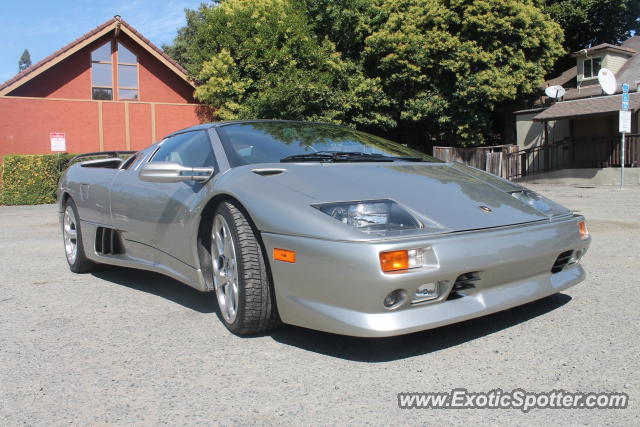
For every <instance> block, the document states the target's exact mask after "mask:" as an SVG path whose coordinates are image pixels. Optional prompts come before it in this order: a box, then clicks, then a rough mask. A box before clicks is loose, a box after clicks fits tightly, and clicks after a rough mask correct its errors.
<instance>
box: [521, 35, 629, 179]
mask: <svg viewBox="0 0 640 427" xmlns="http://www.w3.org/2000/svg"><path fill="white" fill-rule="evenodd" d="M572 56H573V57H574V58H575V59H576V65H575V66H574V67H572V68H571V69H569V70H566V71H565V72H564V73H562V74H561V75H560V76H558V77H557V78H554V79H552V80H549V81H547V82H545V85H544V86H545V88H546V87H548V86H553V85H561V86H563V87H564V88H565V89H566V93H565V95H564V97H563V98H561V99H560V100H553V99H549V98H547V97H546V96H542V97H541V98H540V99H539V101H538V102H537V103H536V104H537V105H536V106H535V108H532V109H528V110H521V111H516V112H515V129H516V141H517V144H518V146H519V149H520V164H521V171H522V175H523V176H532V175H534V174H535V175H536V176H537V177H538V178H541V177H547V178H554V179H557V178H559V177H563V178H566V179H568V180H569V181H573V182H579V181H580V180H584V179H590V180H595V181H596V182H601V183H614V182H610V181H616V182H617V179H618V178H617V177H618V176H619V173H618V172H617V171H615V170H613V169H615V168H618V167H619V166H620V145H621V144H620V141H621V134H620V133H619V132H618V130H619V129H618V115H619V110H620V109H621V105H622V84H624V83H626V84H628V85H629V88H630V90H629V92H630V94H629V101H630V102H629V104H630V106H629V107H630V109H631V111H632V129H631V130H632V132H631V135H630V136H628V138H627V141H626V142H627V143H626V147H625V157H626V158H625V166H626V167H632V168H638V167H639V166H640V150H639V144H640V137H638V136H635V134H637V133H638V131H639V128H638V122H639V119H640V111H639V110H640V92H639V87H640V37H638V36H636V37H632V38H630V39H628V40H627V41H625V42H624V43H623V44H622V45H621V46H615V45H611V44H601V45H598V46H594V47H591V48H589V49H584V50H581V51H578V52H575V53H573V55H572ZM601 68H607V69H609V70H611V71H612V72H613V73H614V74H615V77H616V81H617V87H616V92H615V94H614V95H607V94H605V93H604V92H603V90H602V88H601V87H600V85H599V84H598V72H599V71H600V69H601ZM543 89H544V88H543ZM639 171H640V169H635V170H632V171H630V172H629V173H630V182H634V183H640V175H639V174H638V172H639Z"/></svg>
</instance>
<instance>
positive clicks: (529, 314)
mask: <svg viewBox="0 0 640 427" xmlns="http://www.w3.org/2000/svg"><path fill="white" fill-rule="evenodd" d="M92 274H93V275H94V276H95V277H97V278H99V279H102V280H105V281H108V282H111V283H115V284H117V285H122V286H126V287H128V288H131V289H135V290H138V291H142V292H147V293H150V294H153V295H157V296H159V297H161V298H165V299H167V300H170V301H173V302H175V303H177V304H180V305H182V306H184V307H186V308H188V309H191V310H194V311H197V312H200V313H205V314H208V313H214V314H215V315H216V316H218V317H220V314H219V311H218V304H217V303H216V300H215V297H214V295H213V294H204V293H202V292H200V291H197V290H195V289H193V288H190V287H188V286H186V285H184V284H182V283H180V282H178V281H177V280H174V279H172V278H170V277H167V276H163V275H161V274H157V273H152V272H148V271H143V270H135V269H130V268H120V267H106V268H105V269H104V270H102V271H98V272H94V273H92ZM569 301H571V297H570V296H569V295H566V294H555V295H552V296H549V297H547V298H543V299H541V300H538V301H534V302H531V303H529V304H525V305H522V306H519V307H515V308H512V309H510V310H506V311H501V312H498V313H494V314H491V315H488V316H484V317H480V318H477V319H472V320H467V321H466V322H462V323H456V324H453V325H449V326H443V327H440V328H436V329H431V330H428V331H423V332H417V333H413V334H407V335H401V336H398V337H390V338H357V337H349V336H343V335H336V334H330V333H326V332H319V331H314V330H311V329H305V328H300V327H297V326H289V325H283V326H281V327H280V328H278V329H276V330H274V331H272V332H269V333H266V334H262V335H256V336H254V337H265V336H267V337H269V336H270V337H271V338H272V339H274V340H275V341H277V342H279V343H281V344H285V345H290V346H293V347H297V348H300V349H303V350H307V351H312V352H315V353H320V354H324V355H327V356H331V357H336V358H340V359H345V360H352V361H356V362H368V363H379V362H389V361H393V360H400V359H406V358H408V357H414V356H418V355H422V354H428V353H433V352H436V351H439V350H443V349H446V348H449V347H455V346H457V345H460V344H463V343H465V342H467V341H471V340H474V339H477V338H481V337H483V336H485V335H489V334H493V333H495V332H498V331H501V330H503V329H507V328H510V327H512V326H515V325H517V324H519V323H522V322H526V321H528V320H531V319H533V318H535V317H538V316H542V315H544V314H546V313H549V312H551V311H553V310H556V309H557V308H560V307H562V306H563V305H565V304H567V303H568V302H569ZM220 321H222V319H220ZM246 339H251V337H248V338H246Z"/></svg>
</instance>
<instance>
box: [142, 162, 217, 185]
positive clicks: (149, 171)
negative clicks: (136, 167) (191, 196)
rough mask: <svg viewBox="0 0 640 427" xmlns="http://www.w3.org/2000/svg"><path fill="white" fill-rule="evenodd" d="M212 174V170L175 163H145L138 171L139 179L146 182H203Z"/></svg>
mask: <svg viewBox="0 0 640 427" xmlns="http://www.w3.org/2000/svg"><path fill="white" fill-rule="evenodd" d="M213 173H214V169H213V168H192V167H188V166H182V165H181V164H180V163H176V162H153V163H147V164H146V165H144V167H143V168H142V169H141V170H140V179H141V180H143V181H148V182H183V181H195V182H205V181H207V180H208V179H209V178H211V176H212V175H213Z"/></svg>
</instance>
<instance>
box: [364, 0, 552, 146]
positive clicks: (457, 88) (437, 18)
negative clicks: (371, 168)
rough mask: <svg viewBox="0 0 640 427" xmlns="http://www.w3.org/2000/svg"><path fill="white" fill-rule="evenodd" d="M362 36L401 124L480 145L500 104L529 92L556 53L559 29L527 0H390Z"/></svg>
mask: <svg viewBox="0 0 640 427" xmlns="http://www.w3.org/2000/svg"><path fill="white" fill-rule="evenodd" d="M382 8H383V9H384V10H385V14H386V15H387V18H386V20H385V22H384V24H383V25H382V26H381V28H380V29H379V30H378V31H376V32H375V33H373V34H372V35H371V36H369V37H368V38H367V39H366V41H365V49H364V52H363V60H364V62H365V64H366V67H367V69H368V72H369V73H370V74H371V75H374V76H379V77H380V78H381V79H382V82H383V88H384V92H385V93H386V94H387V96H388V97H389V98H390V100H391V103H392V105H394V106H395V112H396V115H395V116H394V118H395V119H396V120H397V123H398V126H399V127H400V128H405V129H406V128H409V129H411V128H413V129H418V130H419V131H420V132H423V133H424V134H426V135H428V136H429V137H430V138H432V139H436V140H440V141H442V140H446V141H449V142H454V143H457V144H459V145H470V144H478V143H483V142H484V141H485V140H486V139H487V138H488V137H489V134H490V129H491V113H492V111H493V110H494V108H495V107H496V105H499V104H500V103H502V102H504V101H507V100H512V99H516V98H517V97H519V96H521V95H523V94H527V93H531V92H533V91H535V90H536V89H537V87H538V86H539V85H540V84H541V83H542V82H543V80H544V76H545V75H546V74H547V72H548V71H549V70H550V69H551V67H552V66H553V64H554V62H555V60H556V59H557V58H558V56H560V55H561V54H562V47H561V42H562V31H561V29H560V27H559V26H558V25H557V24H555V23H553V22H550V21H549V20H548V18H547V16H546V15H545V14H544V13H542V12H541V11H540V9H538V8H537V7H536V6H535V4H534V3H533V2H532V1H527V0H522V1H520V0H490V1H489V0H475V1H474V0H395V1H388V2H385V3H384V4H383V6H382Z"/></svg>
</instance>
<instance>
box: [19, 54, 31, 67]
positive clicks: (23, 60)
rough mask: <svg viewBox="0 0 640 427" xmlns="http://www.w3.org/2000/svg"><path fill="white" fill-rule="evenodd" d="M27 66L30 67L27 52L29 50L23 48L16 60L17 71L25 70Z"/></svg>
mask: <svg viewBox="0 0 640 427" xmlns="http://www.w3.org/2000/svg"><path fill="white" fill-rule="evenodd" d="M29 67H31V55H30V54H29V50H28V49H25V50H24V52H22V55H20V60H19V61H18V72H20V71H23V70H26V69H27V68H29Z"/></svg>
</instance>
